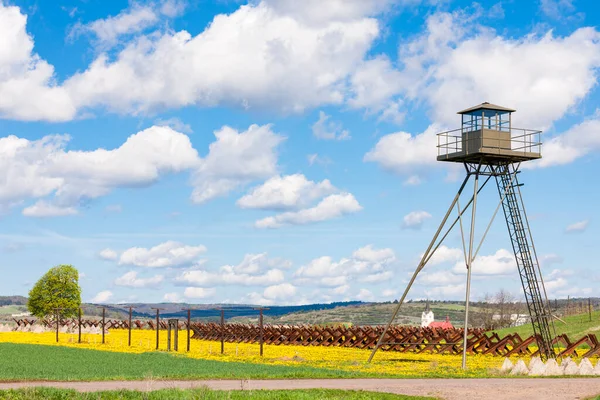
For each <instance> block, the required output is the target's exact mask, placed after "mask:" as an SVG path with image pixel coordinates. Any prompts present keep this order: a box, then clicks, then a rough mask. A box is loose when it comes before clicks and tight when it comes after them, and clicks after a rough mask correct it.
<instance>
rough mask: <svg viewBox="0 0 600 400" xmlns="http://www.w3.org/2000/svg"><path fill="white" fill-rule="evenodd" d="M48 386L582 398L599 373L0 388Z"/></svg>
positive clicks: (497, 399)
mask: <svg viewBox="0 0 600 400" xmlns="http://www.w3.org/2000/svg"><path fill="white" fill-rule="evenodd" d="M31 386H52V387H58V388H70V389H76V390H78V391H82V392H90V391H99V390H118V389H131V390H142V391H148V390H157V389H164V388H182V389H186V388H195V387H201V386H207V387H209V388H211V389H215V390H240V389H243V390H249V389H311V388H325V389H354V390H370V391H380V392H389V393H398V394H407V395H421V396H432V397H437V398H440V399H445V400H479V399H493V400H509V399H527V400H534V399H535V400H537V399H560V400H563V399H564V400H576V399H585V398H588V397H590V396H594V395H599V394H600V379H599V378H571V379H568V378H556V379H548V378H546V379H542V378H539V379H298V380H248V381H240V380H202V381H152V380H147V381H108V382H15V383H0V390H1V389H16V388H22V387H31Z"/></svg>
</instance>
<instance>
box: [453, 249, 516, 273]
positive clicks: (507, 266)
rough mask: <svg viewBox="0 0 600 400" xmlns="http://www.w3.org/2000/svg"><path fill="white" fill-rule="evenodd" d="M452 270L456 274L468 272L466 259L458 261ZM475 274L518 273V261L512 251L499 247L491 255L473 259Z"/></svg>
mask: <svg viewBox="0 0 600 400" xmlns="http://www.w3.org/2000/svg"><path fill="white" fill-rule="evenodd" d="M452 272H453V273H456V274H466V273H467V267H466V266H465V263H464V261H462V262H457V263H456V265H455V266H454V268H452ZM471 273H472V274H473V275H508V274H516V273H517V263H516V261H515V256H514V255H513V253H512V252H510V251H508V250H505V249H499V250H498V251H496V253H494V254H492V255H489V256H478V257H477V258H476V259H475V261H473V271H471Z"/></svg>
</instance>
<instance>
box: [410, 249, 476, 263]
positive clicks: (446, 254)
mask: <svg viewBox="0 0 600 400" xmlns="http://www.w3.org/2000/svg"><path fill="white" fill-rule="evenodd" d="M420 257H423V254H421V255H420ZM464 259H465V256H464V252H463V250H462V249H456V248H451V247H447V246H440V247H439V248H438V249H437V251H436V252H435V253H434V254H433V256H432V257H431V260H429V263H428V264H427V265H431V266H433V265H438V264H443V263H446V262H456V261H458V260H463V267H464Z"/></svg>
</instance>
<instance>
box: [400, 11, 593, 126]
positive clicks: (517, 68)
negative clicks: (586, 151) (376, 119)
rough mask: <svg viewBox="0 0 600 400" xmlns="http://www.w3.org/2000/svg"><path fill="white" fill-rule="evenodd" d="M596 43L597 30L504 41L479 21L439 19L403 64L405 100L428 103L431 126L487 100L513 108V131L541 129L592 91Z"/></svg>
mask: <svg viewBox="0 0 600 400" xmlns="http://www.w3.org/2000/svg"><path fill="white" fill-rule="evenodd" d="M599 38H600V33H599V32H598V31H596V30H595V29H594V28H580V29H577V30H575V31H574V32H573V33H571V34H570V35H569V36H564V37H560V36H558V37H556V36H554V35H553V33H552V31H549V32H548V33H546V34H545V35H537V34H529V35H526V36H524V37H521V38H514V39H513V38H505V37H502V36H499V35H497V34H496V32H494V31H493V30H492V29H489V28H485V27H482V26H479V25H478V24H477V15H466V14H465V13H464V12H462V11H457V12H455V13H453V14H449V13H436V14H433V15H432V16H430V17H429V18H428V20H427V29H426V31H425V32H424V33H423V34H422V35H421V36H420V37H419V38H417V39H416V40H413V41H411V42H409V43H407V44H405V45H404V46H403V47H402V49H401V52H400V57H401V59H402V61H403V62H404V64H405V65H406V69H405V71H403V72H404V74H405V75H406V81H407V82H413V83H411V84H408V85H407V87H408V88H409V91H408V94H409V97H411V98H418V99H423V98H424V99H426V100H427V101H428V102H429V104H430V106H431V111H432V114H433V118H434V120H435V121H438V122H442V123H445V124H446V125H448V126H455V125H458V123H459V119H458V118H457V116H456V112H457V111H459V110H461V109H463V108H467V107H470V106H473V105H475V104H479V103H481V102H482V101H490V102H492V103H495V104H500V105H504V106H507V107H513V108H516V109H517V110H518V112H517V113H516V114H515V115H514V116H513V124H516V125H517V126H518V127H522V128H532V129H533V128H538V129H544V128H546V127H548V126H549V125H550V124H551V123H552V122H553V121H556V120H557V119H559V118H561V117H562V116H563V115H565V113H566V112H567V111H568V110H570V109H571V108H572V107H573V106H574V105H575V104H577V102H578V101H579V100H581V99H583V98H584V97H585V96H586V95H587V93H589V91H590V90H591V89H592V88H593V87H594V85H595V84H596V69H597V68H598V67H599V66H600V41H599ZM556 60H561V62H556ZM490 77H493V79H490ZM565 77H568V79H566V78H565ZM457 99H459V100H458V103H457Z"/></svg>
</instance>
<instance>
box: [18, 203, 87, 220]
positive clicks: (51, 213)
mask: <svg viewBox="0 0 600 400" xmlns="http://www.w3.org/2000/svg"><path fill="white" fill-rule="evenodd" d="M22 214H23V215H24V216H26V217H64V216H66V215H77V214H78V212H77V209H76V208H75V207H60V206H56V205H54V204H50V203H48V202H47V201H44V200H39V201H37V202H36V203H35V204H34V205H32V206H29V207H26V208H24V209H23V211H22Z"/></svg>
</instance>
